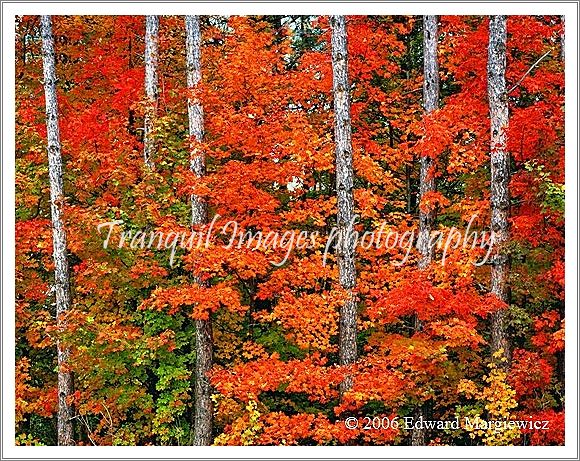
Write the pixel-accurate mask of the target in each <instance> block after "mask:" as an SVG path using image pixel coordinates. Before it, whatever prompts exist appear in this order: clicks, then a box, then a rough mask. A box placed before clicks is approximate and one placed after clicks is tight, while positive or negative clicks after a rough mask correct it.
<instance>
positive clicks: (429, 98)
mask: <svg viewBox="0 0 580 461" xmlns="http://www.w3.org/2000/svg"><path fill="white" fill-rule="evenodd" d="M437 39H438V33H437V16H423V109H424V111H425V114H426V115H428V114H430V113H431V112H433V111H434V110H435V109H437V107H438V106H439V62H438V60H437ZM420 168H421V169H420V173H419V195H420V200H421V201H422V200H423V198H424V197H425V194H427V193H429V192H434V191H435V178H434V175H433V160H432V159H431V157H428V156H426V155H422V156H421V158H420ZM433 219H434V213H433V211H423V210H421V207H419V237H418V241H417V246H418V249H419V252H420V254H421V258H420V259H419V269H421V270H424V269H426V268H427V266H429V263H431V259H432V257H433V248H431V245H430V243H429V240H430V236H431V228H432V226H433ZM415 326H416V329H420V328H421V325H420V322H419V320H418V319H416V320H415ZM414 416H415V418H416V419H418V418H421V417H423V409H422V408H421V407H418V408H416V409H415V415H414ZM411 445H414V446H422V445H425V429H423V428H422V427H419V428H413V431H412V432H411Z"/></svg>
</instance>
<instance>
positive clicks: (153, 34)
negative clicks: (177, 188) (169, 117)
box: [143, 16, 159, 168]
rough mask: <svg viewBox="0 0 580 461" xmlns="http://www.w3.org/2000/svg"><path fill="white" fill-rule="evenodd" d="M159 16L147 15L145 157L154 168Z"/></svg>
mask: <svg viewBox="0 0 580 461" xmlns="http://www.w3.org/2000/svg"><path fill="white" fill-rule="evenodd" d="M158 55H159V16H145V94H146V95H147V102H146V107H145V126H144V133H143V158H144V160H145V165H146V166H147V167H148V168H153V158H154V157H155V137H154V134H153V129H154V126H155V118H156V116H157V104H158V97H159V94H158V93H159V91H158V85H159V82H158V77H157V66H158Z"/></svg>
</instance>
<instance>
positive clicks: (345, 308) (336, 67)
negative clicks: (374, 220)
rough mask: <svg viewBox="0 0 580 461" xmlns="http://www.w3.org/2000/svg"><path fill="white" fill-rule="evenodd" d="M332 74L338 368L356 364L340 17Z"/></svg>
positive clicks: (349, 158) (347, 105)
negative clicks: (340, 300)
mask: <svg viewBox="0 0 580 461" xmlns="http://www.w3.org/2000/svg"><path fill="white" fill-rule="evenodd" d="M330 22H331V25H332V74H333V92H334V137H335V139H334V142H335V146H336V147H335V148H336V194H337V207H338V212H337V218H336V219H337V228H338V243H337V249H336V252H337V260H338V274H339V281H340V285H341V286H342V288H344V289H345V290H346V291H347V293H348V299H347V300H346V301H345V303H344V304H343V305H342V306H341V308H340V326H339V330H340V331H339V346H338V347H339V360H340V364H341V365H350V364H352V363H354V362H355V361H356V357H357V350H356V321H357V302H356V296H355V294H354V292H353V290H354V287H355V284H356V270H355V248H354V241H353V236H354V232H353V231H354V195H353V183H354V173H353V167H352V143H351V120H350V95H349V90H350V86H349V82H348V51H347V35H346V21H345V17H344V16H331V18H330ZM350 387H352V377H350V376H348V377H346V378H345V380H344V382H343V383H342V384H341V392H345V391H347V390H348V389H350Z"/></svg>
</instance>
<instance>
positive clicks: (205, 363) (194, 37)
mask: <svg viewBox="0 0 580 461" xmlns="http://www.w3.org/2000/svg"><path fill="white" fill-rule="evenodd" d="M185 30H186V52H187V57H186V61H187V86H188V88H189V90H190V91H192V92H193V91H195V90H196V88H197V85H198V84H199V82H200V81H201V31H200V27H199V16H186V17H185ZM187 114H188V118H189V136H190V138H191V143H192V144H191V145H192V149H191V163H190V168H191V171H192V172H193V173H194V174H195V175H196V176H197V177H198V178H200V177H202V176H203V175H204V174H205V156H204V153H203V150H202V149H201V143H202V141H203V135H204V127H203V107H202V105H201V102H200V101H199V99H198V97H197V95H194V94H193V93H190V94H189V97H188V99H187ZM206 222H207V206H206V204H205V202H204V200H203V199H202V198H201V197H198V196H196V195H192V196H191V224H192V226H196V225H200V224H205V223H206ZM194 278H195V280H196V282H197V283H202V281H201V278H200V277H198V276H194ZM195 332H196V334H195V347H196V356H195V357H196V358H195V421H194V441H193V443H194V445H211V442H212V417H213V406H212V402H211V385H210V382H209V379H208V377H207V374H208V372H209V371H210V369H211V367H212V362H213V339H212V326H211V317H210V318H208V320H196V321H195Z"/></svg>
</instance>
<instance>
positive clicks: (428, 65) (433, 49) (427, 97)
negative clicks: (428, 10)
mask: <svg viewBox="0 0 580 461" xmlns="http://www.w3.org/2000/svg"><path fill="white" fill-rule="evenodd" d="M423 73H424V79H423V109H424V111H425V114H427V115H428V114H430V113H431V112H433V111H434V110H435V109H437V106H438V105H439V64H438V61H437V16H423ZM420 162H421V169H420V174H419V196H420V200H421V201H422V200H423V198H424V196H425V195H426V194H427V193H429V192H434V191H435V178H434V175H433V168H432V167H433V160H432V159H431V157H428V156H427V155H421V158H420ZM432 225H433V212H432V211H429V212H426V211H422V210H421V209H420V208H419V237H418V242H417V246H418V248H419V252H420V253H421V259H420V260H419V268H420V269H425V268H426V267H427V266H428V265H429V263H430V262H431V259H432V255H433V250H432V248H431V247H430V245H429V237H430V234H431V227H432Z"/></svg>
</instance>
